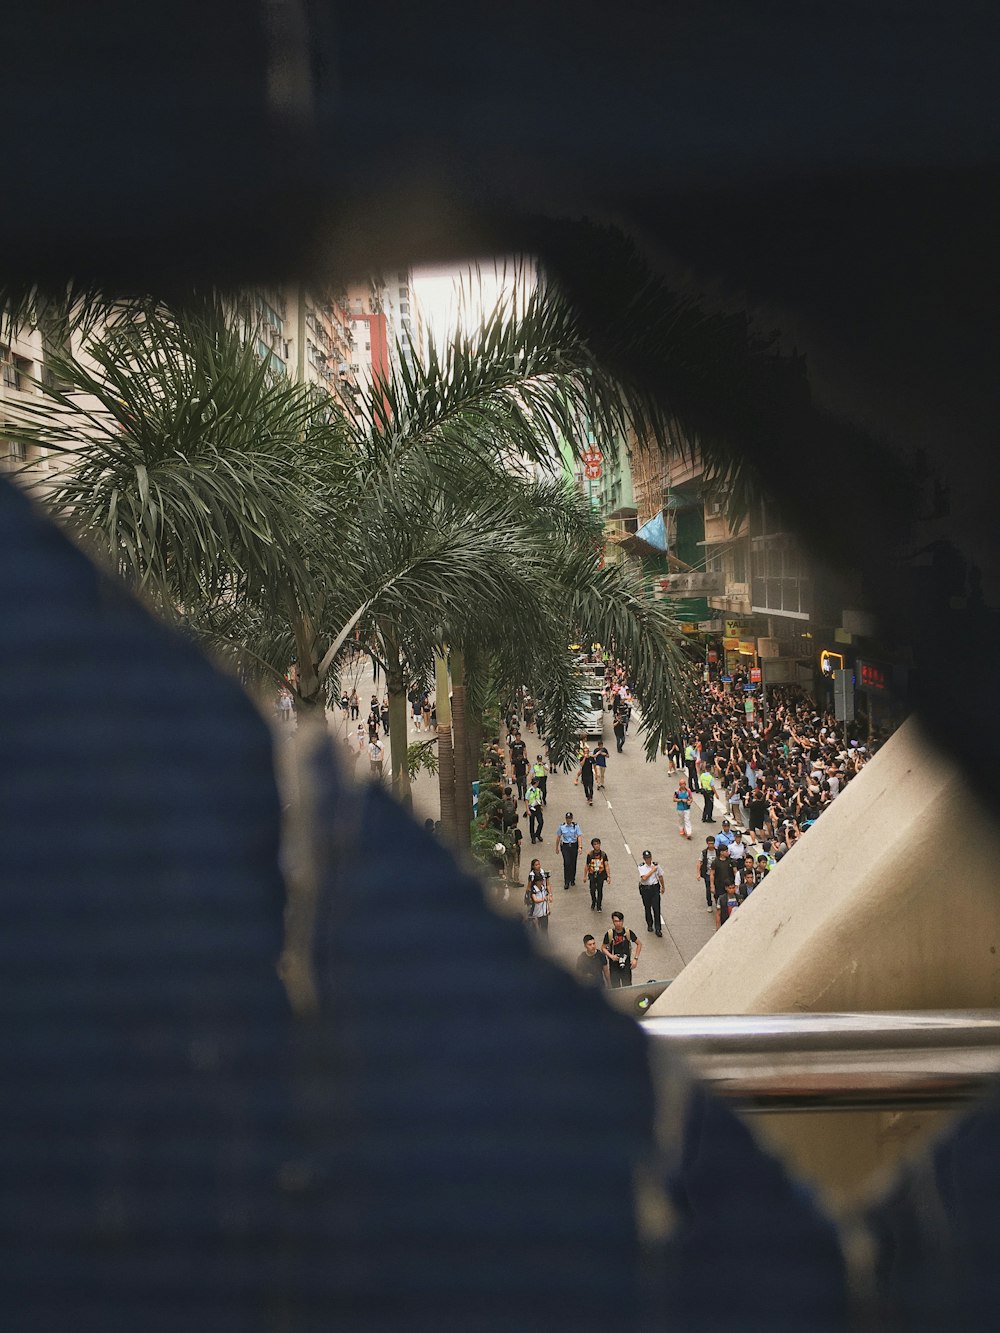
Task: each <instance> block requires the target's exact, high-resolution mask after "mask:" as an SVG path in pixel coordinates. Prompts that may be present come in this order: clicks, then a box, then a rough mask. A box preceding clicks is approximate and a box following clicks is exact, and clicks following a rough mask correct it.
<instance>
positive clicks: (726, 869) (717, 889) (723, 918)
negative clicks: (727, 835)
mask: <svg viewBox="0 0 1000 1333" xmlns="http://www.w3.org/2000/svg"><path fill="white" fill-rule="evenodd" d="M735 892H736V871H735V870H734V869H733V863H732V862H731V861H730V859H729V844H728V843H723V844H722V846H721V847H717V848H716V856H715V864H714V865H713V866H712V900H713V902H714V903H715V929H716V930H719V929H720V928H721V927H722V926H724V925H725V924H726V922H727V921H728V920H729V900H730V897H731V896H732V895H733V894H734V893H735Z"/></svg>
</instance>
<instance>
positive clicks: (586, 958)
mask: <svg viewBox="0 0 1000 1333" xmlns="http://www.w3.org/2000/svg"><path fill="white" fill-rule="evenodd" d="M576 975H577V976H578V977H579V978H580V979H581V981H585V982H586V983H587V984H588V985H590V986H608V985H610V982H609V980H608V960H607V959H606V958H605V956H604V954H603V952H602V951H601V950H600V949H598V947H597V941H596V940H595V939H594V937H593V935H584V937H583V953H582V954H580V955H579V957H578V958H577V960H576Z"/></svg>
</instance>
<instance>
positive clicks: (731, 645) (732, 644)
mask: <svg viewBox="0 0 1000 1333" xmlns="http://www.w3.org/2000/svg"><path fill="white" fill-rule="evenodd" d="M722 646H723V648H725V650H726V652H727V653H736V652H739V647H740V641H739V639H723V640H722Z"/></svg>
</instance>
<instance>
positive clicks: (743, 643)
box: [740, 639, 757, 657]
mask: <svg viewBox="0 0 1000 1333" xmlns="http://www.w3.org/2000/svg"><path fill="white" fill-rule="evenodd" d="M756 653H757V646H756V644H755V643H754V641H753V639H740V654H741V655H742V656H743V657H754V656H755V655H756Z"/></svg>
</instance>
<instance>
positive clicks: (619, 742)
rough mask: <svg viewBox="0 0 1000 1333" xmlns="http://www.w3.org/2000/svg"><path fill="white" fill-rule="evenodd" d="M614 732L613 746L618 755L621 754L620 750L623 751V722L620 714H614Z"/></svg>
mask: <svg viewBox="0 0 1000 1333" xmlns="http://www.w3.org/2000/svg"><path fill="white" fill-rule="evenodd" d="M614 732H615V745H616V746H617V748H618V753H619V754H621V752H622V750H624V749H625V721H624V719H623V717H622V715H621V713H620V712H619V713H615V726H614Z"/></svg>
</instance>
